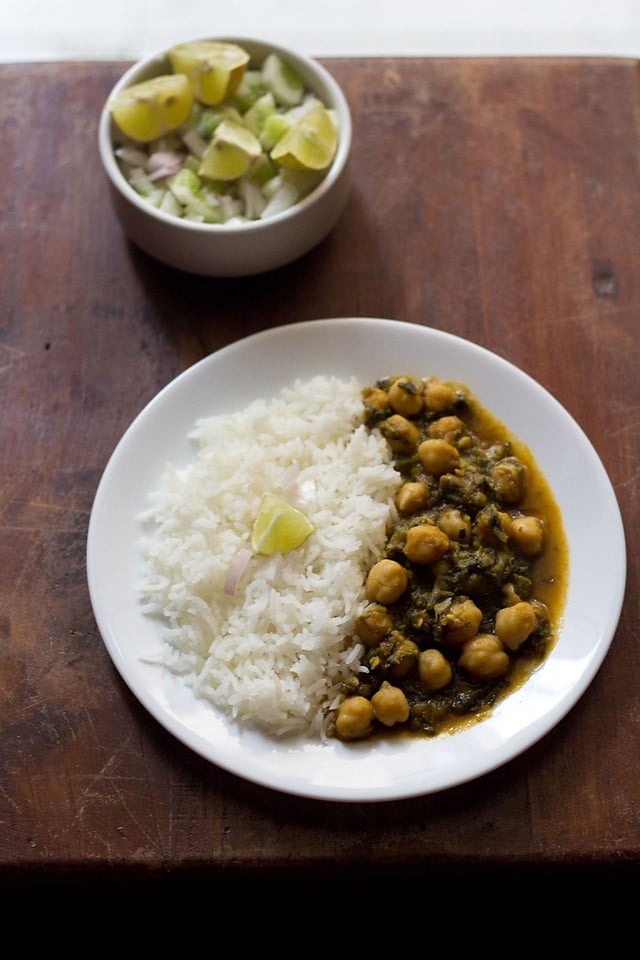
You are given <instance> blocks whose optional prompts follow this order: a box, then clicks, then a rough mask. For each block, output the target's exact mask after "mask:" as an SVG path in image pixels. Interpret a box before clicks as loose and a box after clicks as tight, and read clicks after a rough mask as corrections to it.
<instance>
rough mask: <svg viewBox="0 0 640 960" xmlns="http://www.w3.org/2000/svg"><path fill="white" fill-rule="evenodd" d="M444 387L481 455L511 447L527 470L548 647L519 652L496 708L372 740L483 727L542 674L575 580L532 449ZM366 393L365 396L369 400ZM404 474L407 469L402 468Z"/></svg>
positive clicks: (462, 389)
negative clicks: (540, 528)
mask: <svg viewBox="0 0 640 960" xmlns="http://www.w3.org/2000/svg"><path fill="white" fill-rule="evenodd" d="M397 379H399V378H397V377H390V378H386V379H385V380H381V381H378V384H377V385H376V388H373V389H374V392H376V393H377V392H378V388H380V387H382V388H383V389H384V390H388V389H389V384H391V383H393V381H394V380H397ZM432 379H434V378H432ZM417 382H418V383H420V384H424V383H426V382H427V381H426V380H420V381H417ZM438 383H440V381H438ZM442 383H444V384H445V385H446V386H449V387H451V388H452V389H453V390H455V391H457V394H458V396H459V397H463V398H464V404H463V407H464V412H460V407H458V409H457V411H456V412H458V413H459V416H460V419H462V420H463V423H464V425H465V427H466V429H467V430H468V431H469V433H470V434H471V435H472V436H473V437H474V438H475V440H476V441H477V449H480V448H482V449H484V448H489V447H492V446H494V445H500V444H502V445H508V452H509V456H511V457H515V458H517V459H518V460H519V461H520V463H521V464H523V465H524V467H525V468H526V477H527V482H526V488H525V492H524V494H523V496H522V498H521V500H520V501H519V502H518V504H517V510H518V513H522V514H526V515H527V516H534V517H537V518H538V519H539V520H541V521H542V522H543V524H544V532H545V536H544V550H543V552H542V553H541V555H540V556H538V557H536V558H535V559H533V560H531V561H530V562H529V569H528V576H529V579H530V581H531V596H530V597H529V599H530V600H531V601H537V602H539V603H540V604H543V605H544V607H545V608H546V612H547V623H546V628H547V637H546V642H545V645H544V647H543V648H542V649H540V646H539V645H538V646H537V647H534V648H533V649H527V645H526V644H524V645H523V649H521V650H518V651H517V652H516V654H515V655H514V656H512V657H510V665H509V669H508V672H507V673H506V675H505V676H504V677H503V678H501V680H502V683H501V685H500V689H499V690H498V692H497V693H496V694H495V696H494V699H493V700H492V702H491V703H489V704H488V705H486V706H484V705H482V706H480V707H478V708H476V709H473V710H470V711H469V712H462V713H459V712H455V711H452V712H450V713H449V714H448V715H446V716H444V717H442V718H441V719H440V721H439V722H438V724H437V730H436V731H435V734H434V733H429V732H425V730H424V729H416V728H415V727H414V726H412V725H411V724H410V723H398V724H397V725H395V726H389V727H387V726H385V725H383V724H379V723H374V726H373V729H372V730H371V731H370V733H369V734H368V735H367V736H369V737H371V736H374V737H376V738H380V737H384V738H388V737H392V738H396V737H420V738H423V737H424V736H432V735H442V734H454V733H456V732H458V731H460V730H461V729H463V728H465V727H469V726H471V725H474V724H476V723H478V722H481V721H482V720H484V719H485V718H486V717H487V716H488V715H489V714H490V713H491V712H492V710H493V709H494V708H495V706H496V705H497V704H498V703H500V702H501V701H503V700H504V699H505V698H506V697H507V696H509V695H511V694H512V693H513V692H514V691H515V690H517V689H519V688H520V687H522V685H523V684H525V683H526V681H527V680H528V679H529V677H530V676H531V675H532V673H533V672H534V671H535V670H536V668H537V667H538V666H539V665H540V664H541V663H542V662H543V661H544V660H545V659H546V657H547V656H548V655H549V653H550V651H551V650H552V648H553V646H554V644H555V643H556V641H557V638H558V634H559V630H560V627H561V624H562V615H563V610H564V604H565V599H566V592H567V586H568V579H569V551H568V544H567V541H566V538H565V534H564V529H563V523H562V517H561V513H560V510H559V507H558V505H557V503H556V501H555V498H554V496H553V493H552V491H551V488H550V486H549V484H548V482H547V480H546V478H545V476H544V475H543V473H542V471H541V469H540V467H539V466H538V464H537V462H536V460H535V458H534V456H533V455H532V453H531V451H530V450H529V449H528V447H527V446H526V445H525V444H524V443H523V442H522V441H521V440H520V439H519V438H518V437H516V436H514V435H513V433H511V432H510V431H509V429H508V428H507V427H506V426H505V425H504V424H503V423H502V422H501V421H499V420H498V419H497V418H496V417H495V416H494V415H493V414H492V413H491V412H490V411H488V410H486V409H485V408H484V407H482V405H481V404H479V402H478V401H477V399H476V398H475V397H474V396H473V394H472V393H471V392H470V391H469V390H468V388H467V387H466V386H465V385H464V384H459V383H449V382H444V381H443V382H442ZM365 392H366V391H363V396H364V394H365ZM365 406H366V403H365ZM372 410H373V408H370V409H369V414H368V425H369V427H370V428H371V427H374V426H377V425H378V424H379V422H380V419H381V417H382V416H383V414H382V413H378V412H377V411H375V410H374V411H373V413H372ZM388 413H389V410H388V409H387V411H386V413H385V414H384V415H387V414H388ZM398 462H399V461H397V465H398ZM405 466H406V465H405ZM399 469H401V468H400V467H399ZM392 537H393V531H391V533H390V535H389V542H390V541H391V539H392ZM400 685H401V684H400Z"/></svg>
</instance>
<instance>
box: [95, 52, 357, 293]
mask: <svg viewBox="0 0 640 960" xmlns="http://www.w3.org/2000/svg"><path fill="white" fill-rule="evenodd" d="M209 39H216V40H227V41H229V42H232V43H236V44H238V45H239V46H241V47H243V48H244V49H245V50H246V51H247V52H248V53H249V55H250V57H251V66H252V67H253V66H256V65H258V64H260V63H261V62H262V61H263V60H264V58H265V57H266V56H267V54H268V53H270V52H272V51H273V52H275V53H277V54H279V55H280V56H281V57H282V58H284V59H285V60H287V61H288V62H289V63H290V64H291V65H292V66H294V67H295V68H296V69H297V71H298V72H299V73H300V75H301V76H302V78H303V79H304V80H305V83H306V84H307V86H308V88H309V89H310V90H311V91H312V92H314V93H315V94H317V96H318V97H319V98H320V99H321V100H322V101H323V102H324V104H325V106H327V107H329V108H332V109H333V110H335V111H336V114H337V117H338V122H339V139H338V148H337V152H336V156H335V158H334V160H333V163H332V165H331V167H330V169H329V172H328V173H327V175H326V177H325V178H324V180H323V181H322V182H321V183H320V184H319V185H318V186H317V187H316V188H315V190H313V191H312V192H311V193H310V194H308V196H306V197H305V198H304V199H303V200H301V201H299V202H298V203H297V204H296V205H295V206H293V207H290V208H289V209H288V210H285V211H283V212H282V213H278V214H274V215H273V216H271V217H269V218H265V219H264V220H255V221H249V222H246V223H241V224H207V223H196V222H193V221H188V220H184V219H181V218H179V217H175V216H171V215H169V214H166V213H163V212H161V211H160V210H158V209H156V208H154V207H153V206H152V205H151V204H149V203H147V202H146V201H145V200H143V199H142V198H141V197H140V196H139V195H138V194H137V193H136V191H135V190H134V189H133V188H132V187H131V186H130V185H129V183H128V182H127V180H126V179H125V177H124V175H123V174H122V172H121V170H120V168H119V166H118V163H117V161H116V158H115V155H114V149H113V134H114V126H113V121H112V119H111V116H110V113H109V108H108V103H109V100H110V99H111V97H112V96H113V95H114V94H115V93H117V92H118V91H120V90H121V89H122V88H123V87H126V86H131V85H132V84H134V83H140V82H142V81H144V80H148V79H151V77H154V76H158V75H160V74H163V73H170V72H171V67H170V65H169V61H168V59H167V56H166V51H164V50H163V51H160V52H158V53H156V54H153V55H152V56H149V57H146V58H145V59H143V60H140V61H138V63H136V64H134V65H133V66H132V67H131V68H130V69H129V70H127V72H126V73H125V74H124V75H123V76H122V77H121V78H120V80H119V81H118V83H117V84H116V85H115V86H114V88H113V90H112V91H111V93H110V94H109V97H108V98H107V101H106V102H105V104H104V107H103V109H102V112H101V115H100V121H99V129H98V146H99V152H100V158H101V161H102V165H103V168H104V170H105V173H106V175H107V181H108V185H109V189H110V194H111V199H112V202H113V206H114V210H115V213H116V215H117V217H118V219H119V221H120V223H121V225H122V228H123V229H124V231H125V233H126V235H127V236H128V237H129V239H130V240H131V241H132V242H133V243H135V244H136V245H137V246H138V247H140V248H141V249H142V250H144V251H145V252H146V253H148V254H150V255H151V256H152V257H155V258H156V259H157V260H160V261H161V262H163V263H166V264H168V265H169V266H171V267H175V268H177V269H179V270H184V271H187V272H189V273H194V274H200V275H203V276H211V277H234V276H248V275H250V274H257V273H264V272H266V271H268V270H273V269H275V268H277V267H281V266H284V265H285V264H287V263H290V262H291V261H293V260H296V259H297V258H298V257H301V256H302V255H303V254H305V253H307V252H308V251H309V250H311V249H312V248H313V247H314V246H316V245H317V244H318V243H320V241H321V240H323V239H324V238H325V237H326V236H327V234H328V233H329V232H330V231H331V230H332V229H333V227H334V226H335V224H336V223H337V221H338V219H339V217H340V216H341V214H342V212H343V210H344V207H345V204H346V202H347V197H348V193H349V186H350V170H349V160H350V153H351V114H350V110H349V105H348V103H347V100H346V98H345V96H344V93H343V92H342V90H341V88H340V86H339V85H338V83H337V82H336V81H335V80H334V78H333V77H332V76H331V74H330V73H329V72H328V71H327V70H326V69H325V68H324V67H323V66H322V65H321V64H320V63H317V62H316V61H315V60H313V59H311V58H309V57H306V56H304V55H302V54H300V53H297V52H295V51H293V50H290V49H288V48H285V47H280V46H278V45H276V44H273V43H266V42H262V41H259V40H252V39H246V38H238V37H214V38H209Z"/></svg>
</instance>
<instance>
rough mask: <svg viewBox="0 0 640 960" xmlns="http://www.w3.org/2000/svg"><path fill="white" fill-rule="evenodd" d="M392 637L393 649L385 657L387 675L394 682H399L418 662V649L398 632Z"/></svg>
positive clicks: (411, 641)
mask: <svg viewBox="0 0 640 960" xmlns="http://www.w3.org/2000/svg"><path fill="white" fill-rule="evenodd" d="M392 636H393V649H392V651H391V653H390V654H389V656H388V657H387V663H388V664H389V673H390V674H391V676H392V677H393V679H394V680H401V679H402V678H403V677H406V675H407V674H408V673H409V672H410V671H411V670H412V669H413V668H414V666H415V665H416V663H417V662H418V655H419V653H420V649H419V647H418V645H417V644H415V643H414V642H413V640H409V639H408V638H407V637H405V636H403V635H402V634H401V633H400V632H399V631H396V632H395V633H394V634H392Z"/></svg>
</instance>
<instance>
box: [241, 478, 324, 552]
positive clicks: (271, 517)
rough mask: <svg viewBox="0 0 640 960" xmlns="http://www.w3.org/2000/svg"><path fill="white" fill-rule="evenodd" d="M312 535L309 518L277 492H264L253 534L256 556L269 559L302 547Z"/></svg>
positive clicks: (252, 542) (253, 546)
mask: <svg viewBox="0 0 640 960" xmlns="http://www.w3.org/2000/svg"><path fill="white" fill-rule="evenodd" d="M312 533H313V527H312V525H311V523H310V522H309V519H308V518H307V517H306V516H305V514H304V513H302V511H301V510H297V509H296V508H295V507H292V506H291V504H289V503H286V502H285V501H284V500H282V499H281V498H280V497H277V496H276V495H275V494H274V493H264V494H263V495H262V499H261V501H260V506H259V508H258V515H257V517H256V519H255V522H254V524H253V529H252V531H251V546H252V548H253V551H254V553H259V554H262V556H266V557H269V556H271V554H273V553H287V552H288V551H289V550H295V549H296V548H297V547H300V546H302V544H303V543H304V542H305V540H306V539H307V538H308V537H309V536H310V535H311V534H312Z"/></svg>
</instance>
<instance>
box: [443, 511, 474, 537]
mask: <svg viewBox="0 0 640 960" xmlns="http://www.w3.org/2000/svg"><path fill="white" fill-rule="evenodd" d="M438 526H439V527H440V529H441V530H442V532H443V533H446V535H447V536H448V537H449V540H455V541H456V543H467V542H468V540H469V538H470V537H471V520H470V519H469V517H468V516H467V515H466V513H462V511H461V510H456V509H455V508H454V507H448V508H447V509H446V510H444V511H443V512H442V514H441V515H440V518H439V519H438Z"/></svg>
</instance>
